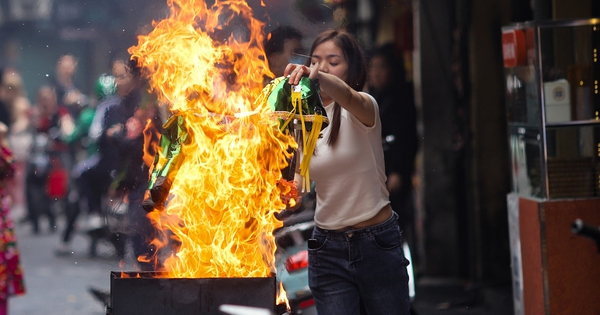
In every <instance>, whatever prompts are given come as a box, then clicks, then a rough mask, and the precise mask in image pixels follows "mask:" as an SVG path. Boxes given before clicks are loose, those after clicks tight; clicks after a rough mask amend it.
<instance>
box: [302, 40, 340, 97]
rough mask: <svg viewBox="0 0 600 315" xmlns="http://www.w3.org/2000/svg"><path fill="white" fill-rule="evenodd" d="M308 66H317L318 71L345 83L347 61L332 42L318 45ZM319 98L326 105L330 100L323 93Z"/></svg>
mask: <svg viewBox="0 0 600 315" xmlns="http://www.w3.org/2000/svg"><path fill="white" fill-rule="evenodd" d="M310 64H311V66H315V65H316V64H318V67H319V71H322V72H325V73H329V74H333V75H335V76H336V77H338V78H340V79H342V80H343V81H344V82H346V79H347V77H348V61H347V60H346V58H345V57H344V53H343V52H342V49H341V48H339V47H338V46H337V45H336V44H335V43H334V42H333V41H331V40H329V41H326V42H323V43H321V44H319V45H318V46H317V47H316V48H315V50H314V51H313V53H312V59H311V61H310ZM321 97H322V98H323V102H324V103H326V104H327V100H330V98H328V97H327V95H326V94H325V93H321Z"/></svg>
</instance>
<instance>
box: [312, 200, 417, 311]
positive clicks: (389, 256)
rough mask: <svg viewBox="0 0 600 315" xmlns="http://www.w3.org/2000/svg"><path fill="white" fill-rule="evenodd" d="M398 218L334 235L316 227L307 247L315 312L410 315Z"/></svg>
mask: <svg viewBox="0 0 600 315" xmlns="http://www.w3.org/2000/svg"><path fill="white" fill-rule="evenodd" d="M397 218H398V215H397V214H396V213H395V212H394V213H393V215H392V217H390V218H389V219H388V220H386V221H385V222H383V223H381V224H378V225H375V226H370V227H366V228H362V229H351V230H347V231H330V230H323V229H321V228H318V227H316V228H315V229H314V232H313V239H315V240H316V242H315V241H312V244H309V250H308V255H309V256H308V261H309V267H308V268H309V269H308V272H309V286H310V289H311V290H312V293H313V296H314V299H315V304H316V306H317V312H318V313H319V314H323V315H338V314H339V315H358V314H360V303H362V304H363V305H364V307H365V309H366V311H367V313H368V314H369V315H383V314H394V315H397V314H398V315H404V314H406V315H408V314H409V313H410V311H409V309H410V304H409V298H408V273H407V270H406V266H408V260H407V259H406V258H404V252H403V251H402V233H401V232H400V228H399V227H398V221H397Z"/></svg>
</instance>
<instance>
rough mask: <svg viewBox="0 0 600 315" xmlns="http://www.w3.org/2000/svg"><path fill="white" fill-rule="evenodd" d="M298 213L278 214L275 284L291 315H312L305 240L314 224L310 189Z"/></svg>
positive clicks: (314, 312)
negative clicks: (279, 220)
mask: <svg viewBox="0 0 600 315" xmlns="http://www.w3.org/2000/svg"><path fill="white" fill-rule="evenodd" d="M302 199H303V201H302V206H301V207H300V209H298V210H296V211H294V212H292V211H288V210H284V211H283V212H282V213H281V214H280V219H281V220H282V221H283V227H281V228H279V229H277V230H275V231H274V232H273V235H274V236H275V242H276V244H277V251H276V252H275V257H276V266H277V280H278V282H281V284H282V286H283V289H284V290H285V292H286V295H287V298H288V301H289V306H290V311H291V313H290V314H292V315H300V314H302V315H316V314H317V310H316V307H315V305H314V304H315V301H314V299H313V296H312V292H311V291H310V288H309V287H308V245H307V244H308V240H309V239H310V238H311V237H312V232H313V229H314V227H315V221H314V215H315V212H314V203H315V196H314V189H313V191H312V192H311V193H309V194H307V195H306V196H304V197H303V198H302Z"/></svg>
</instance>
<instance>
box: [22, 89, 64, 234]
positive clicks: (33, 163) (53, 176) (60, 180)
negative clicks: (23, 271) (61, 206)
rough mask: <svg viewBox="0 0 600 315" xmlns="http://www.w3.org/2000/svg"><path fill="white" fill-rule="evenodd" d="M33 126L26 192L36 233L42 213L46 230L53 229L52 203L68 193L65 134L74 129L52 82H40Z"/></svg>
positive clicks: (33, 110) (54, 220)
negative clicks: (59, 102) (51, 84)
mask: <svg viewBox="0 0 600 315" xmlns="http://www.w3.org/2000/svg"><path fill="white" fill-rule="evenodd" d="M32 124H33V126H34V128H35V134H34V144H33V147H32V151H31V153H30V156H29V160H28V163H27V171H26V180H25V185H26V196H27V198H26V199H27V210H28V216H29V219H30V221H31V223H32V225H33V232H34V234H38V233H39V219H40V216H41V215H45V216H46V217H47V219H48V225H49V231H50V232H51V233H52V232H54V231H56V216H55V214H54V208H53V206H54V204H55V203H56V202H62V201H64V198H65V197H66V193H67V183H68V172H67V170H68V165H70V163H71V162H70V154H69V151H68V147H67V144H66V143H65V142H64V141H63V140H62V139H63V138H64V135H68V134H71V133H72V132H73V130H74V125H75V124H74V122H73V118H72V117H71V115H70V114H69V112H68V110H67V109H66V108H65V107H64V106H59V104H58V103H57V99H56V92H55V90H54V88H53V87H51V86H47V85H44V86H41V87H40V88H39V89H38V92H37V95H36V102H35V104H34V106H33V109H32Z"/></svg>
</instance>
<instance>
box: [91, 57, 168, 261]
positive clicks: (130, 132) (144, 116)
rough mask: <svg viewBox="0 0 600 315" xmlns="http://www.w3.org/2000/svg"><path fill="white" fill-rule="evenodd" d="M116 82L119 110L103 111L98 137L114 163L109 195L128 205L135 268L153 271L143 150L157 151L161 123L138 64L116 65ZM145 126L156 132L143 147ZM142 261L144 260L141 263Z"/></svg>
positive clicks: (147, 181)
mask: <svg viewBox="0 0 600 315" xmlns="http://www.w3.org/2000/svg"><path fill="white" fill-rule="evenodd" d="M115 82H116V84H117V93H118V94H119V95H121V96H122V99H121V102H120V103H119V105H118V106H113V107H110V108H109V109H108V110H107V111H106V113H105V118H104V125H105V128H103V129H105V130H106V131H105V132H104V133H103V135H102V136H101V144H104V145H107V146H110V147H111V148H112V151H111V153H112V154H114V155H113V157H112V159H113V160H114V161H117V164H116V167H117V168H116V175H115V177H114V181H113V182H112V184H111V187H110V188H109V191H110V192H111V193H112V197H113V198H114V199H121V200H123V202H124V203H127V204H128V210H127V217H126V219H127V231H126V234H127V238H128V240H129V241H130V243H131V247H132V249H133V257H135V259H137V261H136V264H137V265H138V266H139V268H140V269H141V270H145V271H149V270H156V268H157V267H158V265H157V264H158V261H152V259H154V258H156V257H157V256H156V249H155V248H154V247H153V246H151V245H150V241H151V240H153V239H154V238H156V237H157V233H156V230H155V227H154V226H153V225H152V223H151V222H150V219H149V218H148V217H147V212H146V211H145V210H144V209H143V208H142V201H143V198H144V193H145V191H146V189H147V187H148V183H149V170H150V165H151V163H152V162H153V161H148V163H145V162H144V158H143V156H144V151H145V150H146V151H147V150H151V151H152V150H154V148H155V147H157V145H158V140H159V139H158V137H159V135H160V130H161V126H162V123H161V121H160V118H159V115H158V111H157V110H156V109H157V108H156V106H157V104H156V100H155V98H153V97H152V95H151V94H149V92H148V86H147V85H146V83H145V80H144V79H143V78H142V75H141V68H140V66H139V65H138V64H137V61H135V60H129V61H128V63H126V64H123V63H121V64H119V65H118V68H117V71H116V72H115ZM148 122H150V124H151V126H152V127H153V128H154V130H155V132H154V133H153V134H152V139H151V141H149V142H148V143H146V142H145V141H144V133H143V132H142V131H143V130H144V128H145V127H146V124H147V123H148ZM151 155H153V154H151ZM141 257H144V258H143V259H141V260H140V258H141ZM144 259H147V260H149V261H145V260H144Z"/></svg>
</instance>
